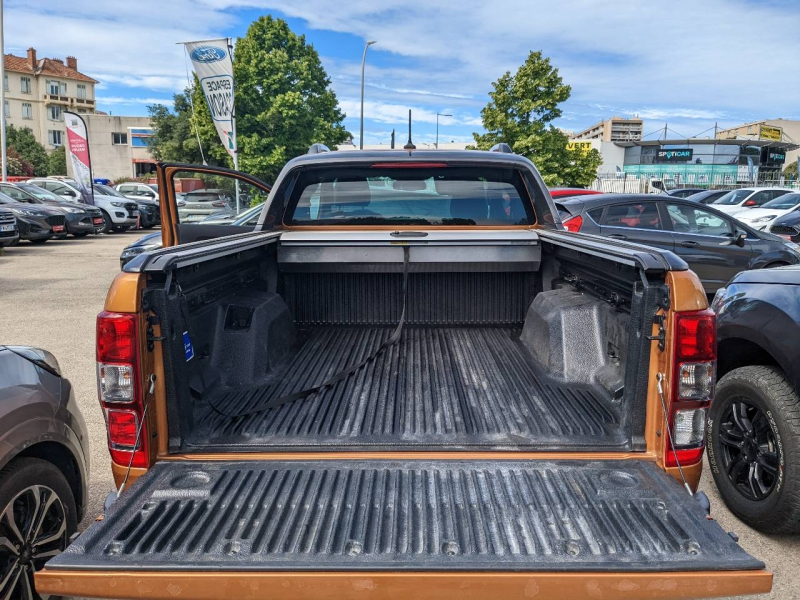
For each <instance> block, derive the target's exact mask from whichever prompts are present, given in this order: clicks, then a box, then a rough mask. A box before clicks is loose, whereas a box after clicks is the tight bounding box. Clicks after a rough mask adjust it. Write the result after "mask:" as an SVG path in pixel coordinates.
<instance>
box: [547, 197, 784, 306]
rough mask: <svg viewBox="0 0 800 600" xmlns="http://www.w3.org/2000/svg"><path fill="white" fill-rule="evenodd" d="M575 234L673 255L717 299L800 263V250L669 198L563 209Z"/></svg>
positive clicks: (583, 202) (582, 203)
mask: <svg viewBox="0 0 800 600" xmlns="http://www.w3.org/2000/svg"><path fill="white" fill-rule="evenodd" d="M559 204H560V206H561V207H562V208H563V210H565V211H566V212H568V213H569V216H568V217H566V218H565V217H564V215H563V213H562V216H561V219H562V222H563V224H564V227H566V228H567V229H568V230H570V231H581V232H583V233H593V234H596V235H602V236H606V237H611V238H615V239H618V240H625V241H630V242H637V243H640V244H647V245H648V246H655V247H657V248H661V249H663V250H671V251H673V252H675V254H677V255H678V256H680V257H681V258H682V259H684V260H685V261H686V262H687V263H689V268H691V269H692V270H693V271H694V272H695V273H697V275H698V277H700V281H702V283H703V287H704V288H705V290H706V292H707V293H708V294H711V295H713V294H714V293H715V292H716V291H717V289H719V288H720V287H722V286H723V285H725V284H726V283H727V282H728V281H729V280H730V279H731V277H733V276H734V275H736V274H737V273H739V272H741V271H747V270H749V269H762V268H767V267H777V266H781V265H792V264H796V263H798V262H800V247H798V246H797V244H792V243H788V242H786V240H782V239H781V238H779V237H777V236H775V235H772V234H770V233H767V232H764V231H757V230H756V229H753V228H752V227H750V226H749V225H746V224H744V223H741V222H739V221H737V220H736V219H734V218H733V217H730V216H728V215H726V214H725V213H722V212H720V211H718V210H716V208H715V207H716V204H709V205H705V206H704V205H701V204H697V203H696V202H692V201H691V200H688V199H684V198H672V197H671V196H667V195H666V194H657V195H649V194H604V195H602V196H586V197H584V198H581V199H572V200H566V201H564V202H561V203H559Z"/></svg>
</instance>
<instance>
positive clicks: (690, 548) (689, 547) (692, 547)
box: [686, 542, 700, 556]
mask: <svg viewBox="0 0 800 600" xmlns="http://www.w3.org/2000/svg"><path fill="white" fill-rule="evenodd" d="M686 552H688V553H689V554H691V555H692V556H697V555H698V554H700V544H698V543H697V542H689V543H688V544H686Z"/></svg>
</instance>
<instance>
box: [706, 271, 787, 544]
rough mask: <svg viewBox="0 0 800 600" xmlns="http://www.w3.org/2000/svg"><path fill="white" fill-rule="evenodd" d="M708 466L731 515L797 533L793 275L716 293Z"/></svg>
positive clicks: (755, 276)
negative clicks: (714, 375) (714, 387)
mask: <svg viewBox="0 0 800 600" xmlns="http://www.w3.org/2000/svg"><path fill="white" fill-rule="evenodd" d="M713 308H714V311H715V312H716V313H717V337H718V340H719V342H718V345H717V355H718V356H717V375H718V377H719V378H720V379H719V382H718V383H717V393H716V398H715V399H714V403H713V404H712V406H711V412H710V414H709V420H708V431H709V433H710V440H709V445H708V460H709V464H710V466H711V472H712V474H713V476H714V481H715V482H716V484H717V487H718V488H719V491H720V495H721V496H722V499H723V500H724V501H725V504H726V505H727V506H728V508H730V510H731V512H733V514H735V515H736V516H737V517H739V518H740V519H741V520H742V521H744V522H745V523H747V524H748V525H750V526H751V527H753V528H755V529H758V530H759V531H763V532H764V533H782V534H786V533H798V532H800V393H798V392H800V361H799V360H798V357H800V267H798V266H790V267H781V268H779V269H770V270H768V271H748V272H746V273H741V274H740V275H738V276H736V277H734V278H733V280H731V282H730V283H729V284H728V285H727V286H726V287H725V288H722V289H720V290H719V291H718V292H717V295H716V297H715V298H714V302H713Z"/></svg>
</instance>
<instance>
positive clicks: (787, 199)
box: [761, 194, 800, 210]
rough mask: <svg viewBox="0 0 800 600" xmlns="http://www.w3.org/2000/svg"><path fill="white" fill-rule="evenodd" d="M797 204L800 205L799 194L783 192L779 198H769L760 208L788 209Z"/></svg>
mask: <svg viewBox="0 0 800 600" xmlns="http://www.w3.org/2000/svg"><path fill="white" fill-rule="evenodd" d="M798 205H800V194H784V195H783V196H781V197H780V198H775V200H770V201H769V202H767V203H766V204H763V205H761V208H772V209H777V210H789V209H790V208H794V207H795V206H798Z"/></svg>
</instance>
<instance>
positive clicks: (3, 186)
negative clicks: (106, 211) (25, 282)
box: [0, 182, 104, 237]
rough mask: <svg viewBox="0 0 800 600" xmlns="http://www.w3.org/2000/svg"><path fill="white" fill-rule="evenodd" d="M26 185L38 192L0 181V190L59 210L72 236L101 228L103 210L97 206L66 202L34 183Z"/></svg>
mask: <svg viewBox="0 0 800 600" xmlns="http://www.w3.org/2000/svg"><path fill="white" fill-rule="evenodd" d="M28 187H31V188H34V189H36V190H38V192H37V193H32V192H29V191H28V190H27V189H25V188H23V187H22V186H20V185H18V184H13V183H2V182H0V192H2V193H4V194H5V195H7V196H10V197H12V198H13V199H14V200H17V201H18V202H23V203H26V204H33V205H37V204H43V205H46V206H50V207H52V208H57V209H59V210H61V211H62V212H63V213H64V217H65V218H66V222H65V227H66V233H69V234H72V235H73V236H74V237H84V236H86V235H88V234H90V233H98V232H99V231H100V230H101V229H102V228H103V222H104V221H103V212H102V211H101V210H100V209H99V208H95V207H94V206H89V205H87V204H80V203H78V202H67V201H66V200H64V199H63V198H61V197H59V196H56V195H55V194H53V193H51V192H48V191H47V190H44V189H42V188H39V187H36V186H35V185H31V186H28ZM45 194H46V195H48V196H50V197H49V198H43V197H42V196H43V195H45Z"/></svg>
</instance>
